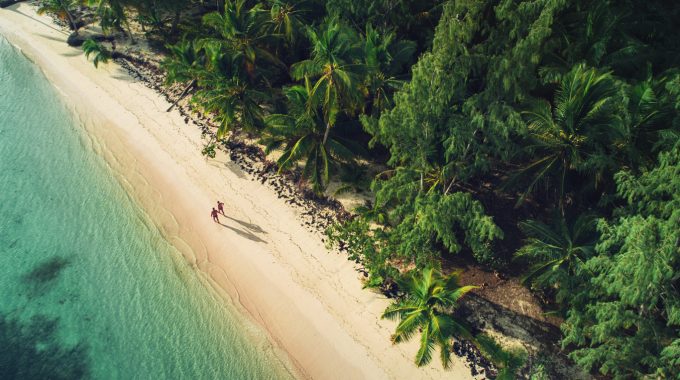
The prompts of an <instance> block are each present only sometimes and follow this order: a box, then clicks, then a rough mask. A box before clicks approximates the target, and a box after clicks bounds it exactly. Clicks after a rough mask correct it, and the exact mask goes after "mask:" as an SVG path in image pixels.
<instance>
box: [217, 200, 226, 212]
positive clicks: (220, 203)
mask: <svg viewBox="0 0 680 380" xmlns="http://www.w3.org/2000/svg"><path fill="white" fill-rule="evenodd" d="M217 209H218V210H219V211H220V213H221V214H222V215H225V213H224V202H220V201H217Z"/></svg>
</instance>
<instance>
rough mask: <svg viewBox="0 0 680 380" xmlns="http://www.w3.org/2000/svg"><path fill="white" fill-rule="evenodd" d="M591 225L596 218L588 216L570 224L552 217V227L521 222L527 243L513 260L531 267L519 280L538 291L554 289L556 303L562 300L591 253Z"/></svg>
mask: <svg viewBox="0 0 680 380" xmlns="http://www.w3.org/2000/svg"><path fill="white" fill-rule="evenodd" d="M595 224H596V219H595V218H594V217H593V216H592V215H588V214H582V215H580V216H579V217H578V218H576V219H575V220H574V221H573V223H568V222H567V221H566V220H565V218H564V216H562V215H556V216H555V221H554V223H553V226H548V225H546V224H543V223H541V222H538V221H536V220H528V221H524V222H521V223H520V229H521V230H522V231H523V232H524V233H525V234H526V236H527V240H526V244H525V245H524V246H523V247H522V248H520V249H519V250H518V251H517V253H516V254H515V258H516V259H520V260H526V261H528V262H529V263H530V264H531V267H530V268H529V271H528V272H527V274H526V275H525V276H524V278H523V281H524V282H526V283H532V284H534V285H535V286H538V287H541V288H547V287H555V288H557V297H556V298H557V299H558V301H560V300H562V299H565V298H566V297H567V296H568V295H569V293H570V291H571V290H572V289H573V285H574V284H577V283H578V281H579V280H580V279H582V277H581V276H582V274H584V272H583V271H584V269H583V264H584V263H585V261H586V260H588V258H590V257H592V256H593V255H594V253H595V243H596V242H597V238H596V235H595Z"/></svg>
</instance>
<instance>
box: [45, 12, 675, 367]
mask: <svg viewBox="0 0 680 380" xmlns="http://www.w3.org/2000/svg"><path fill="white" fill-rule="evenodd" d="M46 3H50V4H53V5H54V4H57V5H59V4H62V5H63V4H64V3H69V1H66V0H64V1H62V0H59V1H56V0H54V1H48V2H46ZM74 3H75V2H74V1H71V2H70V4H71V5H73V4H74ZM92 4H93V5H94V6H95V9H97V10H98V14H99V19H100V20H101V21H102V27H104V29H105V30H107V29H116V30H120V31H123V32H127V34H129V36H130V38H131V37H132V34H131V33H129V22H130V18H132V17H133V16H132V15H134V19H135V20H136V22H138V23H140V24H141V25H142V26H143V28H144V31H145V32H146V33H147V36H148V37H149V38H150V39H152V40H159V41H162V42H163V43H166V44H167V51H168V59H167V60H166V61H165V64H164V67H165V69H166V70H167V73H168V81H169V82H170V83H172V82H182V83H185V85H186V86H187V91H188V92H191V93H192V102H193V104H194V105H195V106H196V107H198V108H199V109H202V110H203V111H204V112H207V113H210V114H212V115H213V116H214V118H215V119H216V120H217V121H218V122H219V125H220V128H219V131H218V133H217V139H221V138H224V137H225V136H227V133H228V132H229V131H235V130H238V131H246V132H248V133H250V134H252V135H256V136H259V138H260V139H261V141H262V143H263V144H264V145H265V146H266V149H267V153H272V152H277V153H276V154H277V157H278V160H277V164H278V167H279V168H280V170H290V169H294V168H297V167H300V168H301V172H302V176H301V177H302V178H303V180H305V181H307V182H308V183H309V184H310V186H311V187H312V188H313V189H314V190H315V191H316V192H317V193H319V194H322V193H323V192H324V190H325V189H326V187H327V185H328V182H329V180H330V178H332V177H333V176H337V175H338V174H339V173H340V171H341V169H342V168H350V169H349V172H352V173H361V172H362V169H361V164H360V163H359V162H369V163H372V164H380V165H386V166H387V167H388V168H389V169H388V170H386V171H384V172H382V173H380V174H379V175H378V176H377V177H376V178H375V179H374V180H373V184H372V190H373V192H374V194H375V201H374V202H372V203H371V204H370V205H367V206H366V207H363V208H361V209H359V210H358V214H359V215H358V216H357V217H355V218H353V219H352V220H351V221H349V222H347V223H343V224H341V225H337V226H335V227H333V228H332V229H331V230H329V232H328V233H329V236H330V238H331V241H332V242H335V243H339V242H342V244H343V246H344V247H347V249H348V251H349V254H350V257H351V258H353V259H359V260H361V261H362V263H363V264H364V265H365V267H366V269H367V271H368V273H369V282H368V285H369V286H384V285H385V284H389V283H399V284H400V285H401V289H402V290H403V291H406V295H405V296H404V297H401V298H400V299H399V300H398V302H397V303H396V304H395V306H394V307H393V308H391V309H389V310H388V312H386V317H398V318H401V322H402V323H401V324H400V328H401V330H399V329H398V330H397V334H395V342H396V341H399V340H402V339H406V338H408V337H410V336H411V335H413V333H414V331H415V330H414V329H419V331H420V333H421V334H422V336H423V340H422V342H423V346H422V347H421V351H419V352H418V357H417V361H418V363H419V364H424V363H426V362H428V361H429V360H430V352H431V350H432V346H434V345H438V346H440V347H441V349H442V350H441V351H442V359H443V360H444V362H447V360H448V359H447V355H448V354H449V353H450V335H451V334H453V335H459V336H460V335H463V336H467V333H464V330H465V329H464V327H463V326H458V325H457V324H456V322H455V320H449V319H447V318H448V316H447V315H448V314H446V313H443V311H445V310H451V309H452V308H453V307H455V302H456V301H457V300H458V299H459V298H460V297H461V296H462V295H463V294H464V293H466V292H467V291H469V290H470V288H468V287H460V286H459V285H457V282H456V281H455V278H456V276H452V277H445V276H444V277H442V275H438V274H437V273H439V271H438V270H437V269H438V268H441V264H442V262H443V261H448V260H455V259H457V258H458V259H465V260H473V261H475V262H477V263H479V264H480V265H482V266H486V267H491V268H495V269H497V270H502V271H503V270H504V271H509V272H511V273H517V271H519V270H521V271H522V272H523V276H524V280H525V281H526V283H527V285H528V286H530V287H531V288H532V289H533V290H535V291H536V292H541V293H543V295H545V296H546V298H547V299H549V300H551V302H550V305H547V306H548V307H550V308H552V309H553V312H555V313H557V314H558V315H559V316H561V317H563V318H564V323H563V325H562V330H563V332H564V338H563V341H562V344H563V347H564V348H565V349H567V350H568V351H569V352H570V356H571V358H573V359H574V360H575V361H576V362H577V363H578V364H579V365H580V366H582V367H583V368H584V369H586V370H588V371H595V372H599V373H602V374H606V375H610V376H612V377H614V378H631V377H632V378H643V377H650V378H652V377H654V378H678V376H680V296H679V294H680V293H679V292H678V286H679V285H680V284H679V279H680V271H679V269H680V248H679V247H680V195H679V194H680V162H679V160H680V142H679V137H680V113H679V111H680V69H679V66H678V64H679V63H680V39H678V38H677V35H678V32H680V26H679V25H680V24H678V23H677V20H678V18H679V17H680V6H679V5H678V4H675V3H674V2H667V1H661V0H651V1H633V0H624V1H606V0H605V1H600V0H590V1H586V0H572V1H565V0H534V1H510V0H449V1H435V0H429V1H428V0H425V1H414V0H404V1H393V0H378V1H369V0H329V1H320V0H309V1H294V0H268V1H254V0H234V1H204V2H202V1H190V0H174V1H151V0H149V1H132V0H130V1H123V0H120V1H114V0H101V1H97V2H92ZM126 9H127V10H128V12H127V13H126ZM73 24H74V25H75V24H76V22H75V21H73ZM75 29H77V27H75ZM90 50H91V51H94V52H95V53H97V49H95V48H94V47H92V46H91V47H90ZM100 50H101V49H100ZM214 143H216V141H213V142H211V144H214ZM213 150H214V146H210V145H209V146H208V147H207V148H206V150H205V152H208V153H209V152H211V151H213ZM346 171H347V170H346ZM426 268H427V269H426ZM431 268H434V270H432V269H431ZM425 269H426V270H425ZM421 277H422V278H421ZM461 289H462V290H461ZM433 292H434V293H433ZM433 297H434V298H433ZM442 297H443V298H442ZM433 299H434V301H433ZM431 301H432V302H431ZM399 305H401V306H399ZM423 305H425V306H423ZM433 305H434V306H433ZM404 323H406V324H407V325H404ZM438 323H443V324H442V325H441V326H439V325H438ZM446 326H447V327H446ZM452 326H458V327H457V328H453V327H452ZM444 327H446V329H444ZM444 330H446V331H444ZM508 360H509V359H508ZM508 363H509V361H508ZM508 366H510V365H509V364H508ZM513 366H514V367H516V366H517V364H513Z"/></svg>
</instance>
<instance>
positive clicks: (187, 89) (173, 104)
mask: <svg viewBox="0 0 680 380" xmlns="http://www.w3.org/2000/svg"><path fill="white" fill-rule="evenodd" d="M194 85H196V79H194V80H192V81H191V83H189V85H188V86H186V87H185V88H184V91H182V93H181V94H180V95H179V98H177V100H175V102H174V103H172V105H170V108H168V109H167V110H166V111H165V112H170V111H172V109H173V108H174V107H175V106H176V105H177V103H179V101H180V100H182V99H184V97H185V96H187V94H188V93H189V89H191V88H192V87H194Z"/></svg>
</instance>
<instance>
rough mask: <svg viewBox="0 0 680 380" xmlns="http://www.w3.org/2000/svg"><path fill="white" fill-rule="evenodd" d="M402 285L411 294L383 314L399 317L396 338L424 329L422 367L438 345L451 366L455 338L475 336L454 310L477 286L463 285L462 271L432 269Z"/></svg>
mask: <svg viewBox="0 0 680 380" xmlns="http://www.w3.org/2000/svg"><path fill="white" fill-rule="evenodd" d="M401 286H402V289H403V290H404V291H406V293H407V295H406V296H405V297H403V298H402V299H400V300H398V301H397V302H395V303H394V304H392V305H390V306H389V307H388V308H387V309H386V310H385V312H384V313H383V315H382V317H383V318H387V319H399V324H398V325H397V329H396V331H395V333H394V334H393V335H392V341H393V342H394V343H399V342H403V341H407V340H409V339H411V338H412V337H413V336H414V335H415V334H416V333H417V332H418V331H420V349H419V350H418V353H417V354H416V358H415V363H416V364H417V365H418V366H419V367H420V366H423V365H425V364H427V363H429V362H430V360H432V350H433V348H434V346H439V349H440V351H441V352H440V357H441V361H442V365H443V366H444V368H447V367H448V366H449V364H450V362H451V348H452V347H451V337H454V336H455V337H463V338H467V339H470V338H472V334H470V332H469V331H468V329H467V328H466V327H465V326H464V325H463V324H462V323H460V322H458V321H457V320H456V319H455V318H453V317H452V316H451V315H450V312H452V311H453V309H455V307H456V305H457V304H458V301H460V299H461V298H462V297H463V296H464V295H465V294H467V293H468V292H469V291H471V290H472V289H474V288H475V286H460V285H459V283H458V273H453V274H451V275H449V276H448V277H444V276H442V275H441V273H439V272H438V271H435V270H434V269H432V268H426V269H424V270H423V271H422V275H421V276H417V277H416V276H411V277H409V278H408V280H407V281H406V282H405V283H403V284H401Z"/></svg>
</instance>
